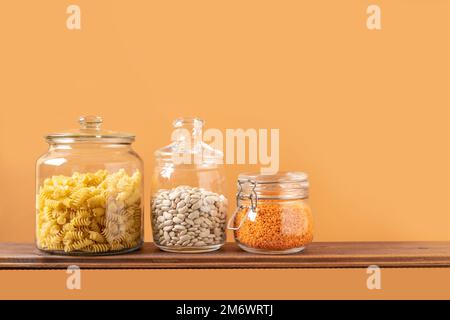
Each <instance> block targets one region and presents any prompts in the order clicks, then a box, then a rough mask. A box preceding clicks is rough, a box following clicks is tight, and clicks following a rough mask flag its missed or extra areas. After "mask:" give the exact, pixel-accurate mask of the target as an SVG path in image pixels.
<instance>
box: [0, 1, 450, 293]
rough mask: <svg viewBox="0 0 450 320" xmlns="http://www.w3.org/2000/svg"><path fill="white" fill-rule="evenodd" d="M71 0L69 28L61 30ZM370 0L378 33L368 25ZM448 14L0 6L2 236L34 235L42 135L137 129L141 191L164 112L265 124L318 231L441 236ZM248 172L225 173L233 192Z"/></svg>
mask: <svg viewBox="0 0 450 320" xmlns="http://www.w3.org/2000/svg"><path fill="white" fill-rule="evenodd" d="M72 3H75V4H78V5H79V6H80V7H81V14H82V22H81V23H82V29H81V30H79V31H70V30H67V28H66V25H65V22H66V18H67V14H66V13H65V11H66V8H67V6H68V5H69V4H72ZM371 3H376V4H379V5H380V6H381V8H382V28H383V29H382V30H381V31H369V30H367V28H366V17H367V15H366V8H367V6H368V5H369V4H371ZM448 12H450V2H448V1H444V0H435V1H425V0H414V1H408V0H398V1H356V0H354V1H331V0H329V1H324V0H322V1H295V0H292V1H287V0H282V1H268V0H266V1H261V0H258V1H256V0H255V1H249V0H245V1H237V0H232V1H219V0H215V1H210V0H204V1H197V0H190V1H143V0H142V1H138V0H133V1H124V0H121V1H112V0H96V1H87V0H77V1H57V0H54V1H31V0H29V1H24V0H14V1H12V0H8V1H2V3H1V4H0V39H1V48H0V177H1V182H0V194H1V201H0V241H21V242H30V241H33V239H34V210H33V207H34V191H35V190H34V170H35V169H34V163H35V160H36V159H37V158H38V157H39V156H40V155H41V154H42V153H44V152H45V151H46V144H45V142H44V140H43V139H42V136H43V135H44V134H45V133H47V132H50V131H57V130H61V129H65V128H73V127H76V125H77V123H76V120H77V118H78V116H79V115H82V114H98V115H101V116H103V117H104V121H105V124H104V127H105V128H107V129H112V130H121V131H131V132H134V133H136V135H137V142H136V143H135V149H136V151H137V152H138V153H139V154H140V155H141V156H142V157H143V159H144V162H145V167H146V170H147V172H146V173H147V174H146V177H145V182H146V184H147V186H148V185H149V182H150V176H149V173H150V172H151V168H152V166H153V162H152V154H153V151H154V150H155V149H156V148H159V147H161V146H163V145H166V144H168V142H169V138H170V133H171V121H172V120H173V119H174V118H176V117H179V116H193V115H195V116H199V117H201V118H203V119H205V120H206V125H207V127H210V128H219V129H222V130H224V129H226V128H256V129H258V128H268V129H270V128H279V129H280V160H281V168H280V169H282V170H301V171H306V172H308V173H309V175H310V179H311V205H312V208H313V210H314V217H315V220H316V232H315V239H316V240H318V241H344V240H380V241H381V240H450V235H449V231H448V225H449V224H450V215H449V212H450V202H449V201H448V200H447V199H448V191H449V187H448V181H450V169H449V165H448V164H449V163H450V152H449V150H448V147H447V145H448V137H449V134H450V126H449V125H448V119H449V116H450V111H449V110H450V109H449V108H448V106H449V103H450V96H449V94H448V77H449V74H450V59H449V57H450V46H449V44H448V41H447V39H448V35H449V31H450V20H449V19H448ZM249 169H256V168H255V167H251V166H245V165H236V166H229V167H227V180H228V192H229V197H230V198H231V199H233V198H234V192H235V181H236V176H237V174H238V173H239V172H242V171H247V170H249ZM149 192H150V190H149V189H148V188H147V190H146V193H147V194H146V199H149ZM147 203H148V201H147ZM148 215H149V212H148V211H147V212H146V218H147V221H146V239H147V240H150V239H151V233H150V228H149V219H148V218H149V217H148ZM229 240H231V238H230V239H229ZM92 272H95V271H92ZM147 272H149V273H152V272H153V273H157V272H163V271H147ZM171 272H174V271H171ZM177 272H178V271H177ZM183 272H190V271H179V273H177V274H183ZM210 272H211V277H212V276H214V275H215V274H217V275H224V274H226V271H210ZM233 272H237V271H233ZM292 272H294V273H295V272H297V273H298V275H299V276H300V275H301V274H304V272H306V271H292ZM311 272H312V271H311ZM314 272H316V273H317V274H320V272H323V271H314ZM314 272H313V273H314ZM347 272H350V271H347ZM361 272H362V271H361ZM421 272H425V271H421ZM429 272H431V273H432V271H429ZM441 272H442V271H441ZM2 274H3V275H4V274H5V272H2ZM15 274H16V273H15ZM133 274H137V273H136V272H134V273H130V275H133ZM208 274H209V273H208ZM261 274H263V271H261ZM63 275H64V274H63ZM239 277H240V276H239V275H238V278H239ZM276 277H288V276H287V273H285V272H284V271H283V272H279V273H277V274H276ZM2 278H3V277H2ZM5 278H6V277H5ZM316 278H317V279H320V278H323V276H320V275H317V277H316ZM392 278H393V279H395V278H396V277H392ZM293 296H294V295H293Z"/></svg>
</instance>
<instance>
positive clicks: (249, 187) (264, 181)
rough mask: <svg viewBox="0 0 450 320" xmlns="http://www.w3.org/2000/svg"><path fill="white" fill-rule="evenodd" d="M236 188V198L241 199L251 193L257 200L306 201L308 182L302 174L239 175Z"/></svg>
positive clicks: (306, 176)
mask: <svg viewBox="0 0 450 320" xmlns="http://www.w3.org/2000/svg"><path fill="white" fill-rule="evenodd" d="M238 188H239V189H238V190H239V191H238V197H240V198H242V199H245V198H248V197H249V196H250V195H251V194H252V193H253V192H254V193H256V195H257V197H258V199H306V198H308V190H309V181H308V175H307V174H306V173H304V172H278V173H276V174H260V173H241V174H240V175H239V176H238Z"/></svg>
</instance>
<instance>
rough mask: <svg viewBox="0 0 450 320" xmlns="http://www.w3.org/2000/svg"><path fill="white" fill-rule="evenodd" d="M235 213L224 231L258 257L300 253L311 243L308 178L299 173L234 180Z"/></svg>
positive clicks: (241, 176) (311, 226) (244, 176)
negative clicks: (230, 232) (235, 187)
mask: <svg viewBox="0 0 450 320" xmlns="http://www.w3.org/2000/svg"><path fill="white" fill-rule="evenodd" d="M237 186H238V192H237V195H236V201H237V204H236V207H237V209H236V211H235V213H234V214H233V216H232V217H231V218H230V221H229V225H228V228H229V229H231V230H233V231H234V237H235V240H236V242H237V244H238V245H239V247H241V248H242V249H243V250H245V251H248V252H252V253H262V254H288V253H295V252H300V251H302V250H303V249H305V247H306V246H307V245H308V244H309V243H310V242H311V241H312V239H313V219H312V214H311V209H310V207H309V205H308V201H307V199H308V189H309V182H308V177H307V175H306V174H305V173H303V172H280V173H277V174H267V175H262V174H259V173H243V174H240V175H239V177H238V183H237Z"/></svg>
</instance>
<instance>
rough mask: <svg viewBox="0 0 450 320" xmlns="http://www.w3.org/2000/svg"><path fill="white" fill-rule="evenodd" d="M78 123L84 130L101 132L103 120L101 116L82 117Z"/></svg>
mask: <svg viewBox="0 0 450 320" xmlns="http://www.w3.org/2000/svg"><path fill="white" fill-rule="evenodd" d="M78 122H79V123H80V127H81V129H82V130H86V129H88V130H89V129H91V130H92V129H94V130H100V127H101V125H102V122H103V119H102V117H99V116H81V117H80V119H79V120H78Z"/></svg>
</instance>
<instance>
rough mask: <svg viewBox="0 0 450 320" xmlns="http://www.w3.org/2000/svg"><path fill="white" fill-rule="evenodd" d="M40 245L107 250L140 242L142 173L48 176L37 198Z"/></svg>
mask: <svg viewBox="0 0 450 320" xmlns="http://www.w3.org/2000/svg"><path fill="white" fill-rule="evenodd" d="M36 206H37V217H36V220H37V221H36V228H37V230H36V236H37V245H38V247H39V248H40V249H42V250H51V251H65V252H67V253H71V252H84V253H94V254H95V253H108V252H114V251H121V250H127V249H133V248H137V247H139V246H140V244H141V242H142V209H141V174H140V172H139V171H135V172H134V173H133V175H131V176H130V175H128V174H127V173H126V172H125V170H123V169H121V170H119V171H117V172H115V173H109V172H108V171H106V170H99V171H97V172H95V173H79V172H75V173H74V174H73V175H72V176H70V177H69V176H63V175H55V176H52V177H50V178H47V179H45V181H44V182H43V184H42V185H41V186H40V190H39V194H38V195H37V199H36Z"/></svg>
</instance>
